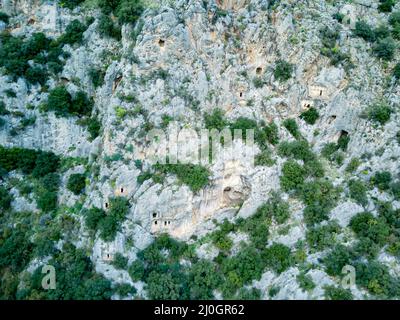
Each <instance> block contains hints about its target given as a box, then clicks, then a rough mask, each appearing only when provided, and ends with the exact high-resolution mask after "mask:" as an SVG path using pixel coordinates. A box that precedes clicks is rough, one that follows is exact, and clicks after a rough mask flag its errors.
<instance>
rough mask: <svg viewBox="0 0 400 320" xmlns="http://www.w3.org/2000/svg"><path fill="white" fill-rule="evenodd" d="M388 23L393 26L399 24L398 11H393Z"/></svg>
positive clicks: (399, 13) (399, 12)
mask: <svg viewBox="0 0 400 320" xmlns="http://www.w3.org/2000/svg"><path fill="white" fill-rule="evenodd" d="M389 24H390V25H391V26H392V27H394V26H396V25H398V24H400V11H396V12H393V13H392V14H391V15H390V17H389Z"/></svg>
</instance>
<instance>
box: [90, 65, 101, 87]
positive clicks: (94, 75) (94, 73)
mask: <svg viewBox="0 0 400 320" xmlns="http://www.w3.org/2000/svg"><path fill="white" fill-rule="evenodd" d="M89 77H90V80H91V81H92V84H93V86H94V87H95V88H98V87H101V86H102V85H103V83H104V77H105V72H104V71H103V70H102V69H96V68H90V69H89Z"/></svg>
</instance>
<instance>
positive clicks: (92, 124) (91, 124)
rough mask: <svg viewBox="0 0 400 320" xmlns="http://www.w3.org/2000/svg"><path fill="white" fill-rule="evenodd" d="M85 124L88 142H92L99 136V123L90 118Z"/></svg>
mask: <svg viewBox="0 0 400 320" xmlns="http://www.w3.org/2000/svg"><path fill="white" fill-rule="evenodd" d="M86 124H87V129H88V131H89V134H90V141H93V140H94V139H96V138H97V137H98V136H99V135H100V131H101V123H100V121H99V120H97V119H96V118H90V119H89V120H88V121H87V122H86Z"/></svg>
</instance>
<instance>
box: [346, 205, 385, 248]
mask: <svg viewBox="0 0 400 320" xmlns="http://www.w3.org/2000/svg"><path fill="white" fill-rule="evenodd" d="M349 226H350V228H351V230H353V231H354V232H355V234H356V235H357V236H358V237H359V238H368V239H370V240H371V241H373V242H374V243H376V244H377V245H379V246H383V245H384V244H385V243H386V241H387V239H388V237H389V235H390V228H389V226H388V225H387V224H386V220H385V219H384V218H375V217H374V216H373V215H372V214H371V213H369V212H362V213H359V214H357V215H355V216H354V217H353V218H351V220H350V224H349Z"/></svg>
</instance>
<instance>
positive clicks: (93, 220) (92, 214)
mask: <svg viewBox="0 0 400 320" xmlns="http://www.w3.org/2000/svg"><path fill="white" fill-rule="evenodd" d="M84 214H85V224H86V226H87V227H88V228H89V229H90V230H93V231H96V230H97V229H98V226H99V223H100V221H101V220H102V219H103V218H105V216H106V213H105V212H104V210H102V209H99V208H91V209H88V210H85V211H84Z"/></svg>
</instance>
